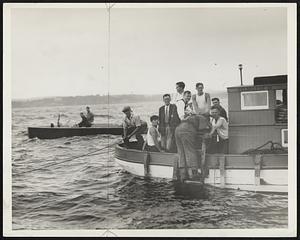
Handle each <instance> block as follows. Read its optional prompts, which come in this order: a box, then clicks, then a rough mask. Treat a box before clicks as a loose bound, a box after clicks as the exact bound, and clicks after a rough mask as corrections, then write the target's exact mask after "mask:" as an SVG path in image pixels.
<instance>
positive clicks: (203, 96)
mask: <svg viewBox="0 0 300 240" xmlns="http://www.w3.org/2000/svg"><path fill="white" fill-rule="evenodd" d="M203 89H204V85H203V83H201V82H200V83H196V90H197V93H196V94H193V96H192V103H193V110H194V112H195V113H196V114H201V115H203V116H205V117H207V118H208V119H209V113H210V107H211V104H210V94H209V93H206V92H203Z"/></svg>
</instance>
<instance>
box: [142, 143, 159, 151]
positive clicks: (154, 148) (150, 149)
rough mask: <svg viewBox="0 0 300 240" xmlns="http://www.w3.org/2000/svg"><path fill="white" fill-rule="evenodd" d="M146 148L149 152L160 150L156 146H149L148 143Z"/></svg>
mask: <svg viewBox="0 0 300 240" xmlns="http://www.w3.org/2000/svg"><path fill="white" fill-rule="evenodd" d="M145 150H146V151H148V152H159V150H158V149H157V147H156V146H149V145H148V144H146V147H145Z"/></svg>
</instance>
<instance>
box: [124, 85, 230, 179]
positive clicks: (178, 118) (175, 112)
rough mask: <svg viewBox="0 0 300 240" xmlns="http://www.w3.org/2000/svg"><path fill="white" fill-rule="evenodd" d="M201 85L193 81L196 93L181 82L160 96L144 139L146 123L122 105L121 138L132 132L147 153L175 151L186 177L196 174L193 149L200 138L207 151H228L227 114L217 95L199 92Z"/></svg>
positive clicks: (128, 137)
mask: <svg viewBox="0 0 300 240" xmlns="http://www.w3.org/2000/svg"><path fill="white" fill-rule="evenodd" d="M203 89H204V84H203V83H197V84H196V91H197V92H196V94H192V93H191V91H189V90H185V83H184V82H177V83H176V93H175V94H173V95H171V94H169V93H167V94H164V95H163V97H162V98H163V102H164V105H163V106H161V107H160V108H159V110H158V115H153V116H151V117H150V122H151V124H150V126H149V127H148V131H147V135H146V141H145V140H144V138H143V136H142V134H143V132H145V130H146V129H147V123H146V122H145V121H143V120H142V119H141V118H140V116H139V115H136V114H133V111H132V109H131V107H130V106H126V107H124V108H123V113H124V114H125V118H124V120H123V130H124V131H123V140H124V144H125V146H127V147H130V144H129V139H130V138H131V137H132V136H133V135H135V136H136V139H137V144H138V148H139V149H143V150H147V151H151V152H177V153H178V155H179V159H180V160H179V169H182V171H184V172H185V173H184V174H183V175H186V178H189V179H193V178H195V177H197V176H198V175H199V174H198V173H199V171H200V166H199V163H198V153H197V149H199V148H201V146H202V141H207V142H209V144H208V146H209V147H208V152H210V153H224V154H226V153H228V117H227V113H226V110H225V109H224V108H223V107H222V106H221V105H220V100H219V98H216V97H215V98H212V99H211V97H210V94H209V93H207V92H204V91H203Z"/></svg>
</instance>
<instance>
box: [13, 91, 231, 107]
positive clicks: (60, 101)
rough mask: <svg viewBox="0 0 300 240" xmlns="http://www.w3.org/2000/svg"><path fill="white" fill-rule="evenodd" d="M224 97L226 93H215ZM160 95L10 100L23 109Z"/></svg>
mask: <svg viewBox="0 0 300 240" xmlns="http://www.w3.org/2000/svg"><path fill="white" fill-rule="evenodd" d="M216 94H219V96H220V95H224V94H226V93H224V92H221V93H215V95H216ZM161 98H162V94H154V95H142V94H126V95H110V96H109V99H108V97H107V95H88V96H69V97H47V98H39V99H25V100H12V107H13V108H24V107H45V106H68V105H94V104H108V103H135V102H154V101H161V100H162V99H161Z"/></svg>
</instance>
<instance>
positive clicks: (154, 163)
mask: <svg viewBox="0 0 300 240" xmlns="http://www.w3.org/2000/svg"><path fill="white" fill-rule="evenodd" d="M199 155H200V152H199ZM259 157H260V161H259V163H257V158H258V156H252V155H241V154H227V155H221V154H207V155H206V164H205V167H206V169H207V173H208V174H207V176H206V178H205V180H204V183H205V184H209V185H213V186H216V187H222V188H230V189H239V190H247V191H257V192H283V193H285V192H287V186H288V157H287V154H266V155H263V156H259ZM115 161H116V162H117V163H118V164H119V165H120V166H121V167H122V168H123V169H124V170H125V171H127V172H129V173H131V174H134V175H137V176H141V177H144V176H148V177H153V178H166V179H173V178H174V176H175V173H174V168H176V166H175V162H176V161H178V155H177V154H173V153H154V152H145V151H140V150H135V149H126V148H124V147H122V146H121V145H118V146H116V148H115ZM222 162H224V165H223V166H221V165H222ZM199 184H200V183H199Z"/></svg>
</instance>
